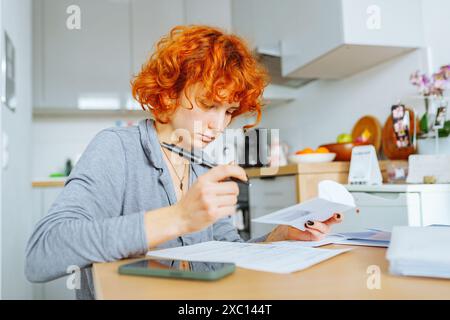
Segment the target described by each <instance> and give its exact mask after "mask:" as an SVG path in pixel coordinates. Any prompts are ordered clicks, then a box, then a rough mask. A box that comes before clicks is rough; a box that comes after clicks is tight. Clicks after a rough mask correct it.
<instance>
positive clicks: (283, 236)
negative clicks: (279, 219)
mask: <svg viewBox="0 0 450 320" xmlns="http://www.w3.org/2000/svg"><path fill="white" fill-rule="evenodd" d="M342 220H343V215H342V214H340V213H335V214H334V215H333V216H332V217H331V218H330V219H328V220H326V221H324V222H319V221H308V222H307V223H306V224H305V231H302V230H299V229H297V228H294V227H291V226H285V225H279V226H277V227H276V228H275V229H273V230H272V232H271V233H270V234H269V235H268V237H267V239H266V242H275V241H285V240H297V241H319V240H322V239H323V238H324V237H325V236H326V235H327V233H329V232H330V229H331V225H333V224H336V223H340V222H342Z"/></svg>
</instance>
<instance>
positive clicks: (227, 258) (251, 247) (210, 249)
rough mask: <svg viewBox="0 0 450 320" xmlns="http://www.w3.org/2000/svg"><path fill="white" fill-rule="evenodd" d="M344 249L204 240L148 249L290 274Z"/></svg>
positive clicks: (167, 256)
mask: <svg viewBox="0 0 450 320" xmlns="http://www.w3.org/2000/svg"><path fill="white" fill-rule="evenodd" d="M346 251H348V249H343V250H329V249H314V248H305V247H294V246H292V245H286V244H282V243H281V244H277V243H270V244H269V243H267V244H257V243H245V242H224V241H208V242H202V243H198V244H194V245H191V246H184V247H176V248H170V249H162V250H156V251H149V252H148V253H147V255H148V256H150V257H153V258H164V259H175V260H186V261H206V262H232V263H235V264H236V265H237V266H238V267H241V268H246V269H252V270H257V271H265V272H274V273H291V272H295V271H299V270H303V269H306V268H308V267H310V266H312V265H314V264H317V263H319V262H322V261H324V260H327V259H330V258H332V257H334V256H336V255H339V254H341V253H344V252H346Z"/></svg>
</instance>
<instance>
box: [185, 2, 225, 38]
mask: <svg viewBox="0 0 450 320" xmlns="http://www.w3.org/2000/svg"><path fill="white" fill-rule="evenodd" d="M184 3H185V13H186V16H185V17H186V24H205V25H210V26H214V27H219V28H222V29H224V30H226V31H231V22H232V19H231V0H184Z"/></svg>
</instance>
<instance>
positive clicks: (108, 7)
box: [33, 0, 131, 109]
mask: <svg viewBox="0 0 450 320" xmlns="http://www.w3.org/2000/svg"><path fill="white" fill-rule="evenodd" d="M73 5H75V6H77V7H76V8H78V9H79V10H78V11H70V10H68V8H70V6H73ZM33 6H34V14H33V17H34V22H33V23H34V37H35V41H34V53H35V54H34V64H33V65H34V68H35V69H34V74H35V78H34V85H35V88H34V95H35V106H36V107H37V108H39V107H54V108H81V109H89V108H96V109H105V108H106V109H118V108H120V107H121V106H123V105H125V103H126V100H127V94H128V92H129V81H130V76H131V72H130V61H131V54H130V35H129V32H130V7H129V2H128V1H108V0H96V1H90V0H76V1H73V0H36V1H33ZM72 8H73V7H72ZM68 12H69V13H68ZM74 14H75V15H77V14H79V16H78V17H79V22H80V24H79V27H80V28H79V29H76V28H75V29H71V28H69V27H68V26H67V21H68V19H69V21H71V20H70V19H71V18H72V17H74V16H73V15H74Z"/></svg>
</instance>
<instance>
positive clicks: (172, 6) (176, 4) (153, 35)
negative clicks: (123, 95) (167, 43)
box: [130, 0, 184, 74]
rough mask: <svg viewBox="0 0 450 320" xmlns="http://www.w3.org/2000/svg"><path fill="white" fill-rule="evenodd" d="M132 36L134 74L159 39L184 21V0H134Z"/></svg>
mask: <svg viewBox="0 0 450 320" xmlns="http://www.w3.org/2000/svg"><path fill="white" fill-rule="evenodd" d="M131 14H132V17H133V19H132V21H131V32H130V33H131V37H132V59H133V62H132V66H133V74H135V73H137V72H139V70H140V68H141V66H142V64H144V63H145V61H146V60H147V59H148V58H149V57H150V54H151V52H153V50H154V49H155V45H156V43H157V42H158V40H159V39H160V38H161V37H162V36H163V35H165V34H167V33H168V32H169V30H170V29H172V28H173V27H174V26H176V25H179V24H183V23H184V0H168V1H160V0H132V1H131Z"/></svg>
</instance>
